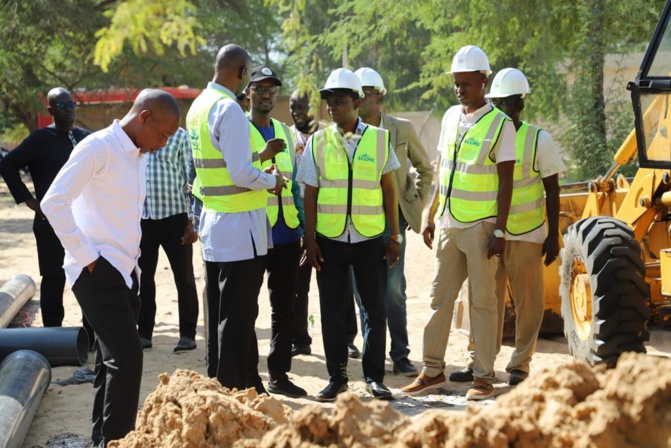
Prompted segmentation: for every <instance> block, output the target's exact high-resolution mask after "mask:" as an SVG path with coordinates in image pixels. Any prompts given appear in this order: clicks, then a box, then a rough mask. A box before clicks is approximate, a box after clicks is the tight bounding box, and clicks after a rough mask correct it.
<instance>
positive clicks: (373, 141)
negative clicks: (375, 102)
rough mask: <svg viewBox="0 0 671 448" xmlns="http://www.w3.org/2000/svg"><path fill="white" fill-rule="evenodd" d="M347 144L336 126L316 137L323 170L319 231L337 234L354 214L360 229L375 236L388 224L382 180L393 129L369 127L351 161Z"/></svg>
mask: <svg viewBox="0 0 671 448" xmlns="http://www.w3.org/2000/svg"><path fill="white" fill-rule="evenodd" d="M346 148H348V143H347V141H346V140H345V139H344V137H343V136H342V135H341V134H340V132H338V131H337V130H335V129H334V128H333V127H329V128H326V129H322V130H320V131H317V132H316V133H315V134H314V136H313V137H312V156H313V158H314V160H315V163H316V165H317V168H318V171H319V194H318V196H317V233H319V234H321V235H323V236H325V237H328V238H337V237H338V236H340V235H342V234H343V232H344V231H345V228H346V226H347V217H348V216H350V217H351V219H352V223H353V224H354V228H355V229H356V230H357V232H359V233H360V234H361V235H363V236H365V237H367V238H372V237H375V236H378V235H380V234H382V232H383V231H384V225H385V215H384V207H383V201H382V186H381V185H380V180H381V178H382V170H383V169H384V166H385V164H386V163H387V158H388V157H389V132H388V131H386V130H384V129H380V128H376V127H373V126H368V127H366V129H365V130H364V133H363V135H362V136H361V139H360V140H359V144H358V145H357V147H356V149H355V151H354V155H353V157H352V162H351V163H350V161H349V158H348V157H347V149H346Z"/></svg>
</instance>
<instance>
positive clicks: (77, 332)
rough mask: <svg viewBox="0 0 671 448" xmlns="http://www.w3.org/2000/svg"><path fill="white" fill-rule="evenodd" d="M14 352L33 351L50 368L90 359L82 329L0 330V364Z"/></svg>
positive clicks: (87, 342) (86, 338) (80, 364)
mask: <svg viewBox="0 0 671 448" xmlns="http://www.w3.org/2000/svg"><path fill="white" fill-rule="evenodd" d="M17 350H33V351H36V352H37V353H39V354H40V355H42V356H44V357H45V358H46V359H47V361H49V364H50V365H51V367H57V366H83V365H84V364H86V360H87V359H88V357H89V337H88V334H86V330H84V329H83V328H82V327H49V328H5V329H0V360H2V359H4V358H5V357H6V356H9V355H10V354H11V353H13V352H15V351H17ZM0 447H1V445H0Z"/></svg>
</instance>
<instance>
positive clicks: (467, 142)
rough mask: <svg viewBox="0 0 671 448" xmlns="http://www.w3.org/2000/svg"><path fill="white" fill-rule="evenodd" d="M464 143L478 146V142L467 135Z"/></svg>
mask: <svg viewBox="0 0 671 448" xmlns="http://www.w3.org/2000/svg"><path fill="white" fill-rule="evenodd" d="M464 143H465V144H467V145H473V146H477V147H480V142H479V141H478V140H476V139H475V138H473V137H468V138H467V139H466V141H465V142H464Z"/></svg>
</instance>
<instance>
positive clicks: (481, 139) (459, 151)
mask: <svg viewBox="0 0 671 448" xmlns="http://www.w3.org/2000/svg"><path fill="white" fill-rule="evenodd" d="M454 107H459V108H460V107H461V106H454ZM455 112H456V110H455ZM459 119H460V115H459V114H458V113H453V116H452V117H451V119H450V120H449V121H448V122H447V123H446V124H445V125H446V126H447V129H446V130H445V131H444V132H445V134H444V135H445V136H446V137H447V141H446V142H445V143H446V144H445V146H444V147H443V148H441V163H440V204H439V209H438V210H439V211H440V215H439V216H443V214H444V213H445V209H446V205H447V202H448V198H449V203H450V213H452V216H453V217H454V219H456V220H457V221H459V222H463V223H471V222H476V221H481V220H483V219H486V218H490V217H494V216H496V214H497V200H496V199H497V196H498V191H499V177H498V173H497V171H496V162H494V161H493V160H492V159H491V158H490V157H489V156H490V153H491V151H492V150H493V148H494V145H495V144H496V141H497V140H498V138H499V135H500V134H501V129H502V128H503V125H504V123H505V122H506V121H510V118H508V116H507V115H506V114H504V113H503V112H501V111H500V110H499V109H497V108H495V107H494V108H492V110H490V111H489V112H487V113H486V114H485V115H483V116H482V117H481V118H480V120H478V122H477V123H475V125H474V126H473V127H472V128H470V129H469V130H468V131H467V132H466V134H465V135H464V136H463V137H462V139H461V141H460V142H457V136H458V134H459Z"/></svg>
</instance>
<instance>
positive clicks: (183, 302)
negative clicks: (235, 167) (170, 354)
mask: <svg viewBox="0 0 671 448" xmlns="http://www.w3.org/2000/svg"><path fill="white" fill-rule="evenodd" d="M190 152H191V146H190V143H189V136H188V134H187V132H186V131H185V130H184V129H182V128H179V130H178V131H177V132H176V133H175V134H174V135H173V136H172V137H170V139H169V140H168V142H167V143H166V146H165V148H162V149H161V150H160V151H156V152H154V153H151V154H149V155H148V157H147V158H148V159H149V160H148V164H147V197H146V199H145V202H144V210H143V214H142V241H141V242H140V250H141V255H140V260H139V266H140V269H141V270H142V275H141V278H140V298H141V301H142V302H141V306H140V316H139V318H138V332H139V333H140V341H141V342H142V348H151V346H152V341H151V338H152V333H153V331H154V323H155V317H156V284H155V282H154V274H155V273H156V265H157V263H158V249H159V247H162V248H163V250H164V251H165V254H166V256H167V257H168V261H169V262H170V267H171V269H172V273H173V276H174V278H175V286H176V287H177V303H178V309H179V336H180V339H179V342H178V344H177V346H176V347H175V348H174V352H175V353H178V352H181V351H186V350H193V349H195V348H196V341H195V339H196V324H197V321H198V294H197V292H196V281H195V279H194V275H193V247H192V243H194V242H195V241H196V240H197V238H198V236H197V234H196V232H194V230H193V223H192V220H191V216H189V214H188V211H189V193H188V191H187V175H186V173H187V170H188V154H189V153H190Z"/></svg>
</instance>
